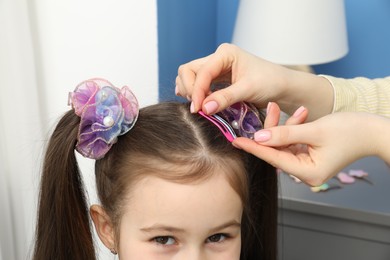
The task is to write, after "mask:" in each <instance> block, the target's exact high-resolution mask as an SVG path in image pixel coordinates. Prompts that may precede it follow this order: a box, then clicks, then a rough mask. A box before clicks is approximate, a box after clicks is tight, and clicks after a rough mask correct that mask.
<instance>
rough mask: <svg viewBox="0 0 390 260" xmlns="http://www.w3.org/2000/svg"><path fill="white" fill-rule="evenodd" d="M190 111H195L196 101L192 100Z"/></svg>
mask: <svg viewBox="0 0 390 260" xmlns="http://www.w3.org/2000/svg"><path fill="white" fill-rule="evenodd" d="M190 112H191V113H195V105H194V102H191V106H190Z"/></svg>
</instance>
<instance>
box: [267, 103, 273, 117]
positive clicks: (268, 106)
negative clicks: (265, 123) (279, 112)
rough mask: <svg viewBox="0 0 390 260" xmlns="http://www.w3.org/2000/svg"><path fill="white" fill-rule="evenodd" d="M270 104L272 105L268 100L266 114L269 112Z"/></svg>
mask: <svg viewBox="0 0 390 260" xmlns="http://www.w3.org/2000/svg"><path fill="white" fill-rule="evenodd" d="M271 106H272V102H268V105H267V115H268V114H269V110H270V109H271Z"/></svg>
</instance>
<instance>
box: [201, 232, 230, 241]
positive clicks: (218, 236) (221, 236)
mask: <svg viewBox="0 0 390 260" xmlns="http://www.w3.org/2000/svg"><path fill="white" fill-rule="evenodd" d="M227 238H228V236H227V235H225V234H215V235H212V236H209V237H208V238H207V241H206V242H207V243H221V242H223V241H225V240H226V239H227Z"/></svg>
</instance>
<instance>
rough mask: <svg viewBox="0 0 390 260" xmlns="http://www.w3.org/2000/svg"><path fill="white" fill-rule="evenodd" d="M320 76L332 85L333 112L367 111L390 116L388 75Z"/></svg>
mask: <svg viewBox="0 0 390 260" xmlns="http://www.w3.org/2000/svg"><path fill="white" fill-rule="evenodd" d="M320 76H322V77H325V78H326V79H328V80H329V81H330V83H331V84H332V86H333V89H334V104H333V113H334V112H342V111H354V112H369V113H375V114H378V115H382V116H386V117H390V77H386V78H378V79H368V78H362V77H358V78H353V79H343V78H336V77H332V76H327V75H320Z"/></svg>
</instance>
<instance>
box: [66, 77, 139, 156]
mask: <svg viewBox="0 0 390 260" xmlns="http://www.w3.org/2000/svg"><path fill="white" fill-rule="evenodd" d="M68 105H71V106H72V108H73V109H74V112H75V113H76V115H78V116H79V117H80V118H81V120H80V125H79V130H78V135H77V144H76V150H77V151H78V152H79V153H80V154H81V155H83V156H84V157H87V158H90V159H95V160H98V159H101V158H103V157H104V155H105V154H106V153H107V152H108V151H109V150H110V148H111V147H112V145H113V144H114V143H116V141H117V137H118V136H120V135H123V134H125V133H127V132H128V131H129V130H130V129H131V128H132V127H133V126H134V124H135V122H136V121H137V118H138V113H139V106H138V101H137V98H136V97H135V95H134V94H133V93H132V92H131V91H130V89H129V88H128V87H127V86H124V87H122V89H119V88H116V87H115V86H114V85H112V84H111V83H110V82H108V81H107V80H105V79H99V78H95V79H89V80H86V81H83V82H81V83H80V84H79V85H77V87H76V89H75V90H74V91H73V92H70V93H69V100H68Z"/></svg>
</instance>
